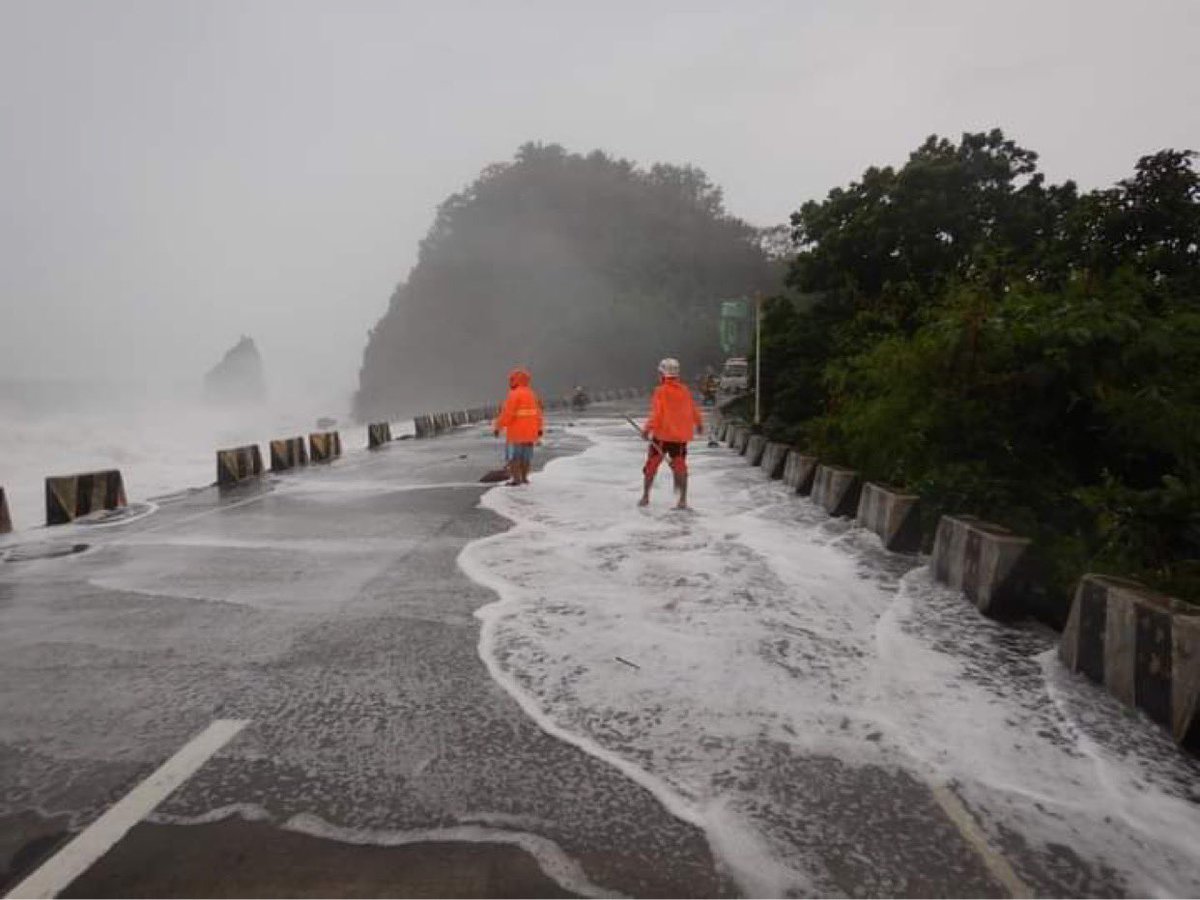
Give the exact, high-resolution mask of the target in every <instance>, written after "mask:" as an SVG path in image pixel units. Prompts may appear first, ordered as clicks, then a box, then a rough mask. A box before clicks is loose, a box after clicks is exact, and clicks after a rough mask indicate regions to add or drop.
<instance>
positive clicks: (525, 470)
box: [521, 462, 533, 484]
mask: <svg viewBox="0 0 1200 900" xmlns="http://www.w3.org/2000/svg"><path fill="white" fill-rule="evenodd" d="M532 465H533V464H532V463H528V462H523V463H521V484H529V469H530V467H531V466H532Z"/></svg>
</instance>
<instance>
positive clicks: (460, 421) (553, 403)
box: [413, 388, 649, 438]
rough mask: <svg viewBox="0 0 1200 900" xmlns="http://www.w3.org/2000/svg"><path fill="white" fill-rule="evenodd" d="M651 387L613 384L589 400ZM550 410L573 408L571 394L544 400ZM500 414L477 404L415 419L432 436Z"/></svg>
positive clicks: (421, 433)
mask: <svg viewBox="0 0 1200 900" xmlns="http://www.w3.org/2000/svg"><path fill="white" fill-rule="evenodd" d="M648 393H649V391H648V390H646V389H645V388H612V389H608V390H601V391H591V392H589V393H588V400H589V401H591V402H593V403H604V402H608V401H610V400H632V399H634V398H635V397H644V396H645V395H646V394H648ZM542 406H543V408H544V409H547V410H552V411H553V410H563V409H570V408H571V398H570V397H551V398H548V399H546V400H544V401H543V402H542ZM499 414H500V407H499V406H478V407H475V408H474V409H461V410H455V411H453V412H441V413H426V414H425V415H420V416H417V417H416V418H415V419H413V426H414V429H415V431H416V435H417V437H419V438H424V437H433V436H434V435H435V434H440V433H441V432H443V431H448V430H449V429H451V428H459V427H461V426H463V425H473V424H475V423H476V422H490V421H492V420H493V419H495V418H496V416H498V415H499Z"/></svg>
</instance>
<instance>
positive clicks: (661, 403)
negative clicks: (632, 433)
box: [646, 378, 704, 444]
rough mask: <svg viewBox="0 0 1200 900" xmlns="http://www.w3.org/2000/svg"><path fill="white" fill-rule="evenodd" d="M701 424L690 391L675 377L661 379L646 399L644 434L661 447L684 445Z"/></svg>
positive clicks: (701, 420)
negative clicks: (660, 443) (646, 414)
mask: <svg viewBox="0 0 1200 900" xmlns="http://www.w3.org/2000/svg"><path fill="white" fill-rule="evenodd" d="M703 424H704V420H703V419H701V418H700V410H699V409H697V408H696V402H695V401H694V400H693V399H692V392H691V391H690V390H688V388H687V385H685V384H683V383H682V382H681V381H680V380H679V379H678V378H664V379H663V380H662V384H660V385H659V386H658V387H657V388H655V390H654V396H653V397H652V398H651V400H650V418H649V419H648V420H647V421H646V431H648V432H650V436H651V437H652V438H654V439H655V440H659V441H662V442H663V443H665V444H673V443H681V444H686V443H687V442H688V441H690V440H691V439H692V438H693V437H695V436H696V432H697V431H698V430H699V429H700V427H701V425H703Z"/></svg>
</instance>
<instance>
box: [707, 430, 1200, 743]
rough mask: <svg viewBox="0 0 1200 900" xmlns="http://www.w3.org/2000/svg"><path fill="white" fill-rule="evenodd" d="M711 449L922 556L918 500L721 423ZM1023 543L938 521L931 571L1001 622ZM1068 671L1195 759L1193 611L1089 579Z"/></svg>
mask: <svg viewBox="0 0 1200 900" xmlns="http://www.w3.org/2000/svg"><path fill="white" fill-rule="evenodd" d="M716 437H717V439H718V440H720V441H724V442H726V443H727V444H728V445H729V446H730V447H732V448H733V449H734V450H736V451H737V452H738V453H740V454H742V455H744V456H745V457H746V458H747V462H749V463H750V465H753V466H762V468H763V471H764V472H765V473H766V475H767V477H768V478H777V479H782V480H783V482H784V483H785V484H787V485H788V486H789V487H791V488H792V489H793V490H794V491H795V492H796V493H798V494H806V495H810V496H811V498H812V501H813V502H814V503H816V504H817V505H818V506H820V507H822V508H823V509H824V510H825V511H826V512H827V513H829V515H831V516H854V517H855V518H856V519H857V521H858V522H859V524H861V525H862V526H863V527H864V528H867V529H869V530H870V531H873V532H874V533H875V534H877V535H878V536H879V538H880V540H881V541H882V542H883V545H884V546H885V547H886V548H887V549H889V550H892V551H895V552H898V553H917V552H919V551H920V549H921V545H922V539H923V534H922V530H921V512H920V502H921V499H920V497H918V496H917V495H915V494H910V493H906V492H904V491H902V490H897V489H896V488H893V487H889V486H888V485H884V484H878V483H874V482H866V483H863V481H862V480H861V478H860V477H859V474H858V473H857V472H855V471H854V470H852V469H847V468H843V467H841V466H831V465H824V464H822V463H820V461H819V460H818V459H817V458H816V457H815V456H812V455H809V454H806V453H804V452H803V451H802V450H800V449H797V448H794V447H790V446H788V445H787V444H782V443H778V442H774V441H768V440H767V439H766V438H765V437H764V436H763V435H761V434H756V433H754V431H753V430H752V429H751V428H750V427H749V426H747V425H744V424H741V423H738V422H735V421H730V420H722V421H721V422H720V424H719V425H718V426H717V435H716ZM1029 547H1030V540H1029V539H1028V538H1024V537H1020V536H1019V535H1015V534H1013V533H1012V532H1011V531H1009V530H1008V529H1007V528H1004V527H1002V526H1000V525H995V524H992V523H990V522H985V521H983V520H981V519H978V518H975V517H974V516H965V515H956V516H942V517H941V518H940V519H939V520H938V524H937V530H936V532H935V534H934V539H933V555H932V557H931V559H930V563H929V565H930V569H931V571H932V573H933V576H934V578H935V579H937V580H938V581H940V582H942V583H944V584H947V585H949V586H950V587H952V588H955V589H957V590H961V591H962V592H963V593H964V594H966V596H967V597H968V598H970V600H971V601H972V602H973V603H974V604H975V606H976V607H977V608H978V609H979V611H980V612H981V613H983V614H984V615H986V616H989V617H992V618H999V619H1003V618H1006V617H1010V616H1012V615H1014V614H1017V613H1019V612H1022V611H1023V599H1024V597H1025V596H1026V594H1027V592H1028V591H1029V590H1030V589H1031V581H1032V577H1033V576H1032V572H1031V566H1030V565H1029V553H1028V551H1029ZM1059 657H1060V659H1061V660H1062V661H1063V663H1064V664H1065V665H1066V666H1067V667H1068V668H1069V669H1071V670H1072V671H1075V672H1082V673H1084V674H1085V675H1087V676H1088V677H1089V678H1091V679H1093V680H1094V681H1097V682H1099V683H1101V684H1103V685H1104V686H1105V687H1106V688H1107V689H1108V690H1109V691H1110V692H1112V693H1113V694H1114V695H1115V696H1116V697H1118V698H1119V699H1120V700H1122V701H1123V702H1125V703H1127V704H1129V705H1130V706H1134V707H1137V708H1138V709H1141V710H1142V711H1143V712H1145V713H1146V714H1147V715H1149V716H1150V718H1151V719H1153V720H1154V721H1156V722H1158V723H1159V724H1161V725H1164V726H1165V727H1167V728H1168V729H1169V730H1170V731H1171V734H1172V736H1173V737H1174V739H1175V741H1176V742H1177V743H1178V744H1179V745H1180V746H1182V747H1184V748H1186V749H1187V750H1189V751H1191V752H1192V753H1200V708H1198V707H1200V609H1198V608H1196V607H1194V606H1191V605H1189V604H1186V603H1183V602H1182V601H1179V600H1177V599H1175V598H1172V597H1167V596H1164V595H1162V594H1159V593H1157V592H1155V591H1152V590H1150V589H1149V588H1147V587H1146V586H1145V585H1142V584H1139V583H1138V582H1135V581H1129V580H1126V579H1120V578H1114V577H1111V576H1106V575H1097V574H1088V575H1084V576H1083V578H1081V579H1080V581H1079V585H1078V587H1077V588H1076V591H1075V595H1074V598H1073V600H1072V603H1071V609H1070V614H1069V616H1068V618H1067V622H1066V626H1065V628H1064V630H1063V634H1062V638H1061V641H1060V643H1059Z"/></svg>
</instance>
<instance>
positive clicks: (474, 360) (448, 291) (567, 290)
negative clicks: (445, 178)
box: [356, 144, 781, 417]
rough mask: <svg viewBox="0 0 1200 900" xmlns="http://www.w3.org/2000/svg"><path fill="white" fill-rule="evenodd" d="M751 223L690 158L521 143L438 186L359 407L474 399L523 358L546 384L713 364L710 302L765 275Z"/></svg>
mask: <svg viewBox="0 0 1200 900" xmlns="http://www.w3.org/2000/svg"><path fill="white" fill-rule="evenodd" d="M761 243H762V242H761V241H760V237H759V235H758V233H757V232H756V231H755V230H754V229H753V228H751V227H750V226H748V225H746V224H745V223H744V222H742V221H740V220H738V219H735V218H733V217H732V216H730V215H728V214H727V213H726V212H725V209H724V206H723V203H722V198H721V192H720V190H719V189H718V188H716V187H715V186H713V184H712V183H711V182H710V181H709V180H708V178H707V177H706V176H705V175H704V173H703V172H701V171H700V170H699V169H696V168H694V167H691V166H672V165H654V166H651V167H650V168H639V167H637V166H635V165H634V164H633V163H631V162H628V161H627V160H622V159H613V158H611V157H608V156H606V155H605V154H603V153H600V152H593V153H590V154H588V155H587V156H581V155H577V154H570V153H567V152H566V151H565V150H564V149H563V148H562V147H559V146H557V145H548V146H546V145H537V144H527V145H525V146H523V147H522V148H521V149H520V151H519V152H518V153H517V154H516V157H515V159H514V160H513V161H512V162H508V163H504V164H500V165H495V166H491V167H489V168H487V169H486V170H484V172H483V173H482V174H481V175H480V176H479V178H478V179H477V180H476V181H475V182H474V183H473V184H472V185H470V187H468V188H467V189H466V190H464V191H462V192H461V193H458V194H455V195H454V196H452V197H450V198H449V199H448V200H446V202H445V203H443V204H442V206H441V208H440V209H439V210H438V213H437V218H436V221H435V222H434V224H433V226H432V228H431V229H430V231H429V234H428V236H427V237H426V238H425V240H424V242H423V243H422V245H421V249H420V256H419V259H418V262H417V265H416V266H415V267H414V268H413V270H412V272H411V273H410V275H409V278H408V280H407V282H406V283H404V284H401V285H400V286H399V287H398V288H397V289H396V292H395V294H394V295H393V296H392V298H391V303H390V305H389V308H388V311H387V314H386V315H385V316H384V317H383V318H382V319H381V320H380V322H379V323H378V325H377V326H376V328H375V329H373V331H372V333H371V335H370V338H369V341H368V345H367V348H366V352H365V354H364V359H363V367H362V371H361V374H360V390H359V394H358V397H357V402H356V405H357V412H358V414H359V415H360V416H364V417H365V416H371V415H377V414H382V415H396V414H401V413H405V412H407V413H409V414H411V413H413V412H419V411H420V410H421V409H422V408H425V407H429V406H432V405H437V404H448V403H476V402H478V401H479V400H480V399H482V398H485V397H492V396H495V395H496V394H497V393H499V392H502V391H503V388H504V384H505V381H504V378H505V374H506V373H507V372H508V370H509V369H510V368H511V367H512V366H514V365H516V364H523V365H526V366H529V367H530V368H531V369H532V371H533V373H534V378H535V384H536V385H537V386H538V387H540V388H541V389H542V390H547V391H562V390H566V389H569V388H570V386H571V385H573V384H577V383H581V384H592V385H598V384H619V385H630V384H638V383H643V382H646V381H648V380H651V379H653V377H654V365H655V363H656V362H657V361H658V359H660V358H661V357H663V356H664V355H668V354H670V355H674V356H678V357H680V359H681V360H682V361H683V363H684V366H685V368H686V369H687V370H689V371H696V369H697V367H700V366H702V365H705V364H710V363H715V362H717V361H718V360H717V355H718V353H719V349H718V347H717V343H716V335H717V324H716V323H717V316H718V314H719V301H720V300H721V299H722V298H724V297H728V296H731V295H733V296H740V295H742V294H744V293H746V292H747V291H750V290H754V289H757V288H763V289H775V288H777V287H778V285H779V283H780V282H779V275H780V274H781V272H779V271H774V273H773V270H772V267H771V265H770V263H769V261H768V258H767V255H766V253H765V252H764V250H763V248H762V246H761Z"/></svg>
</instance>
